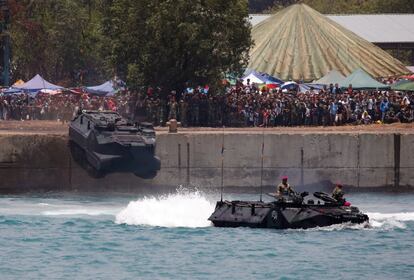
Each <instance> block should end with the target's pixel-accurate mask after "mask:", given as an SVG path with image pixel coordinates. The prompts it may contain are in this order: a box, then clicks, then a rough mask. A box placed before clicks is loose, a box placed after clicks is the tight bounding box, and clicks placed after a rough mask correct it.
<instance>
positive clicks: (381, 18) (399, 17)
mask: <svg viewBox="0 0 414 280" xmlns="http://www.w3.org/2000/svg"><path fill="white" fill-rule="evenodd" d="M271 16H272V15H271V14H261V15H259V14H252V15H250V20H251V23H252V25H253V26H255V25H257V24H259V23H260V22H262V21H264V20H266V19H268V18H269V17H271ZM327 17H328V18H329V19H331V20H333V21H335V22H336V23H338V24H340V25H341V26H343V27H345V28H346V29H348V30H350V31H352V32H354V33H355V34H357V35H358V36H360V37H362V38H364V39H365V40H367V41H369V42H371V43H407V42H409V43H412V42H414V14H375V15H373V14H371V15H327Z"/></svg>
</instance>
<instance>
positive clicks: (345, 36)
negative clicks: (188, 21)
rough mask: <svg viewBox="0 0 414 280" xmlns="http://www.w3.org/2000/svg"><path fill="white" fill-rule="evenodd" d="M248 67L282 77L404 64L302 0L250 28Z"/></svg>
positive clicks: (388, 70) (374, 71) (377, 73)
mask: <svg viewBox="0 0 414 280" xmlns="http://www.w3.org/2000/svg"><path fill="white" fill-rule="evenodd" d="M252 39H253V40H254V43H255V44H254V46H253V47H252V49H251V51H250V62H249V66H248V67H249V68H251V69H254V70H256V71H259V72H264V73H268V74H270V75H272V76H276V77H279V78H281V79H282V80H286V81H287V80H303V81H308V82H311V81H314V80H317V79H320V78H321V77H323V76H325V75H326V74H327V73H328V72H329V71H330V70H332V69H337V70H338V71H339V72H340V73H341V74H342V75H344V76H347V75H349V74H350V73H351V72H352V70H354V69H356V68H362V69H364V71H366V72H368V73H369V74H370V75H371V76H373V77H388V76H397V75H402V74H405V73H407V72H409V71H408V69H407V68H406V67H405V66H404V65H403V64H402V63H401V62H400V61H398V60H397V59H395V58H393V57H392V56H391V55H389V54H388V53H387V52H386V51H384V50H382V49H381V48H379V47H377V46H375V45H374V44H372V43H370V42H368V41H366V40H365V39H362V38H361V37H359V36H358V35H356V34H355V33H353V32H351V31H349V30H348V29H346V28H344V27H343V26H341V25H339V24H338V23H336V22H334V21H332V20H330V19H329V18H328V17H326V16H324V15H322V14H320V13H319V12H317V11H315V10H314V9H312V8H310V7H309V6H307V5H305V4H296V5H292V6H289V7H287V8H285V9H283V10H281V11H279V12H278V13H276V14H274V15H273V16H271V17H270V18H268V19H267V20H264V21H262V22H261V23H259V24H257V25H255V26H254V27H253V28H252Z"/></svg>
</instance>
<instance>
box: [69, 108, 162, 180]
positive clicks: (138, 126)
mask: <svg viewBox="0 0 414 280" xmlns="http://www.w3.org/2000/svg"><path fill="white" fill-rule="evenodd" d="M69 146H70V150H71V154H72V157H73V158H74V160H75V161H76V162H78V163H79V164H80V165H81V166H83V167H84V168H85V169H86V170H87V171H88V173H89V174H90V175H91V176H93V177H96V178H99V177H103V176H105V175H106V174H107V173H111V172H131V173H134V174H135V175H136V176H138V177H142V178H145V179H150V178H153V177H155V176H156V175H157V171H158V170H160V166H161V164H160V160H159V159H158V158H157V157H156V156H155V131H154V128H153V126H152V125H151V124H149V123H135V124H134V123H131V122H129V121H128V120H126V119H124V118H122V117H121V116H120V115H119V114H118V113H115V112H112V111H103V112H100V111H83V112H82V113H80V114H79V115H78V116H77V117H75V118H74V119H73V120H72V122H71V123H70V125H69Z"/></svg>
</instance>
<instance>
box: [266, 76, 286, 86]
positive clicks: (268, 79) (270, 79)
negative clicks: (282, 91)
mask: <svg viewBox="0 0 414 280" xmlns="http://www.w3.org/2000/svg"><path fill="white" fill-rule="evenodd" d="M262 77H263V78H265V79H266V83H275V84H278V85H282V84H283V83H284V81H282V80H281V79H279V78H277V77H273V76H270V75H269V74H266V73H262Z"/></svg>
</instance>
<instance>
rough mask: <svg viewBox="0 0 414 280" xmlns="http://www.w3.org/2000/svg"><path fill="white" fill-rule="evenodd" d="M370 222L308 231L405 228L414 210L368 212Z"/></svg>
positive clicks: (413, 216) (413, 215)
mask: <svg viewBox="0 0 414 280" xmlns="http://www.w3.org/2000/svg"><path fill="white" fill-rule="evenodd" d="M366 214H367V215H368V217H369V222H368V223H362V224H352V223H343V224H336V225H332V226H327V227H318V228H313V229H308V231H313V230H316V231H338V230H346V229H347V230H393V229H405V228H406V227H407V224H406V223H407V222H412V221H414V212H401V213H366Z"/></svg>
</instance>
